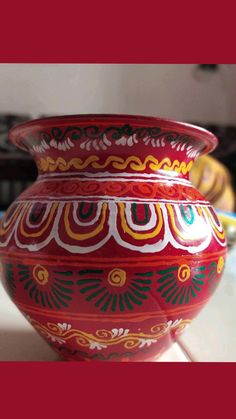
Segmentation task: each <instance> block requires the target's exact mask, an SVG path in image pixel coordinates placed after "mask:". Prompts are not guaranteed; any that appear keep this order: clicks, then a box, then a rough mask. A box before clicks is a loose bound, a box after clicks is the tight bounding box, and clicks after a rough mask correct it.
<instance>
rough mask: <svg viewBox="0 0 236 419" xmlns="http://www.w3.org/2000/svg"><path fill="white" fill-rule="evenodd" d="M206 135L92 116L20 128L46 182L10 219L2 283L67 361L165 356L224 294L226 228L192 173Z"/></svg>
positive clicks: (1, 234)
mask: <svg viewBox="0 0 236 419" xmlns="http://www.w3.org/2000/svg"><path fill="white" fill-rule="evenodd" d="M199 132H200V133H199ZM199 132H198V129H197V128H196V130H195V129H194V127H189V126H186V125H184V124H178V123H177V124H176V123H172V122H170V121H164V120H161V119H160V120H158V119H154V118H153V119H152V118H142V117H140V118H138V117H136V118H133V117H130V118H129V117H115V116H114V117H111V116H110V117H106V116H103V117H102V116H100V117H96V116H93V117H92V116H90V117H87V119H86V117H84V118H83V117H67V118H66V117H65V118H52V119H50V118H49V119H45V120H41V121H39V122H35V123H34V122H33V123H32V122H31V123H26V124H24V125H22V126H19V127H18V128H15V129H13V131H12V132H11V133H10V136H11V139H12V140H13V142H15V143H17V145H18V146H20V147H22V148H26V147H27V148H28V149H29V151H30V152H31V154H32V155H33V157H34V158H35V161H36V163H37V166H38V169H39V177H38V179H37V181H36V182H35V183H34V184H33V185H32V186H31V187H30V188H28V189H27V190H26V191H25V192H24V193H23V194H21V196H20V197H19V198H18V199H17V200H16V201H15V202H14V203H13V204H12V205H11V207H10V208H9V209H8V211H7V212H6V214H5V217H4V218H3V220H2V223H1V227H0V254H1V264H2V271H3V282H4V286H5V288H6V290H7V291H8V293H9V294H10V296H11V298H12V300H13V301H14V303H15V304H16V305H17V307H18V308H19V309H20V311H21V312H22V313H23V314H24V315H25V316H26V317H27V319H28V320H29V322H30V323H31V324H32V326H33V327H34V328H35V329H36V330H37V331H38V332H39V333H40V334H41V335H42V337H43V338H44V339H45V340H46V341H47V342H48V343H49V344H50V345H51V346H52V347H53V349H55V350H56V351H57V352H58V353H59V354H60V355H61V356H62V357H63V358H64V359H68V360H78V361H80V360H86V361H91V360H97V361H100V360H101V361H148V360H153V359H156V358H157V357H158V356H159V355H160V354H161V353H163V351H165V350H166V349H167V348H168V347H169V346H170V345H171V344H172V342H174V341H175V339H176V338H177V337H178V335H179V333H181V332H182V331H183V330H184V329H185V328H186V327H187V326H188V325H189V324H190V322H191V321H192V319H193V318H194V317H195V316H196V315H197V313H198V312H199V311H200V310H201V308H202V307H203V306H204V305H205V304H206V303H207V301H208V299H209V298H210V296H211V295H212V293H213V291H214V290H215V288H216V286H217V284H218V282H219V279H220V277H221V275H222V271H223V267H224V259H225V253H226V244H225V237H224V232H223V230H222V227H221V225H220V223H219V221H218V219H217V217H216V214H215V212H214V210H213V208H212V207H211V205H210V204H209V202H207V201H206V199H205V198H204V196H203V195H201V194H200V193H199V192H198V191H197V190H196V189H195V188H194V187H193V185H192V184H191V183H190V181H189V179H188V174H189V171H190V169H191V167H192V164H193V161H194V159H195V158H196V157H197V156H198V154H199V153H201V152H206V151H207V149H208V148H210V147H212V143H213V142H214V139H213V136H211V134H209V133H207V132H205V131H203V132H202V131H201V130H200V129H199ZM209 144H210V145H209Z"/></svg>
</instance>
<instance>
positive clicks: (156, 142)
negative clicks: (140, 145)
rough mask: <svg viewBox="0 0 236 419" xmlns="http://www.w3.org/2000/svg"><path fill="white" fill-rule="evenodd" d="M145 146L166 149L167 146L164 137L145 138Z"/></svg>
mask: <svg viewBox="0 0 236 419" xmlns="http://www.w3.org/2000/svg"><path fill="white" fill-rule="evenodd" d="M143 142H144V144H145V145H150V144H151V145H152V147H164V146H165V145H166V142H165V139H164V136H163V137H160V138H152V137H150V136H149V137H145V138H144V139H143Z"/></svg>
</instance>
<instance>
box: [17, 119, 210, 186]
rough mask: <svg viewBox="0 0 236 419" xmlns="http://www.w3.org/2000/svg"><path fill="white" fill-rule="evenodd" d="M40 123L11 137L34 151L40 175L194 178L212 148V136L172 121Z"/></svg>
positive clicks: (25, 128) (21, 129) (23, 146)
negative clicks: (161, 123)
mask: <svg viewBox="0 0 236 419" xmlns="http://www.w3.org/2000/svg"><path fill="white" fill-rule="evenodd" d="M34 124H35V123H34ZM34 124H33V125H32V123H31V124H29V125H26V126H25V127H23V128H22V127H19V128H15V129H13V131H12V133H10V138H11V139H12V141H13V142H15V143H16V144H17V145H18V146H19V147H21V148H23V149H27V150H28V151H29V152H30V153H31V155H32V156H33V158H34V159H35V161H36V164H37V167H38V170H39V175H40V176H46V177H47V176H51V175H56V176H63V175H74V174H81V175H83V174H87V173H89V174H91V175H92V176H96V175H97V176H102V173H110V174H111V175H114V176H118V175H122V174H123V173H126V174H127V175H130V176H131V175H134V176H139V175H143V174H145V175H150V176H151V175H164V176H167V177H174V178H176V177H181V178H185V179H188V177H189V172H190V170H191V168H192V166H193V163H194V160H195V159H196V158H197V157H198V156H199V155H200V154H201V153H206V152H207V151H208V149H209V144H208V142H207V141H206V138H207V135H208V136H210V135H211V134H209V133H208V134H205V133H204V132H203V133H202V131H201V130H200V129H193V128H189V127H187V128H186V127H185V126H184V125H181V124H180V125H181V126H179V125H178V126H175V125H173V124H172V125H173V126H172V125H171V126H168V125H170V123H168V124H167V126H165V127H163V128H162V127H157V126H141V127H140V126H135V125H129V124H123V125H122V124H121V123H120V124H117V125H115V124H114V125H107V123H106V125H105V124H102V123H101V122H100V123H97V124H95V123H94V124H93V125H86V123H85V122H84V123H83V124H82V123H81V125H78V126H75V125H73V126H72V125H68V124H66V125H65V126H63V127H62V126H61V127H58V128H55V127H51V126H50V127H47V128H45V127H44V129H41V127H40V125H34ZM44 125H45V123H44ZM199 130H200V133H199ZM195 131H196V132H195ZM205 137H206V138H205Z"/></svg>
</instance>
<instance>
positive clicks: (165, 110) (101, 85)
mask: <svg viewBox="0 0 236 419" xmlns="http://www.w3.org/2000/svg"><path fill="white" fill-rule="evenodd" d="M195 68H196V66H194V65H190V64H187V65H184V64H181V65H178V64H169V65H168V64H167V65H163V64H156V65H142V64H137V65H126V64H122V65H117V64H109V65H108V64H104V65H102V64H75V65H74V64H73V65H71V64H66V65H63V64H56V65H51V64H50V65H47V64H32V65H31V64H0V112H6V111H8V112H22V113H25V112H26V113H30V114H31V115H32V116H33V117H37V116H38V115H40V114H53V115H55V114H75V113H130V114H143V115H154V116H163V117H168V118H172V119H179V120H185V121H196V122H197V121H203V122H219V123H220V122H221V123H224V122H225V123H236V95H235V91H236V89H235V87H236V66H235V65H222V66H220V72H218V73H216V74H212V75H211V76H210V77H209V78H208V79H207V80H204V81H199V80H196V79H195V78H194V73H195Z"/></svg>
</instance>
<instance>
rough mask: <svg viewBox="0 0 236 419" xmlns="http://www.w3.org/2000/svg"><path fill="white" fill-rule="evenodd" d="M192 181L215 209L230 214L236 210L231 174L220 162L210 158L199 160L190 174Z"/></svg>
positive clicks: (203, 157) (204, 157) (205, 157)
mask: <svg viewBox="0 0 236 419" xmlns="http://www.w3.org/2000/svg"><path fill="white" fill-rule="evenodd" d="M190 180H191V181H192V183H193V184H194V186H196V188H197V189H198V190H199V191H200V192H201V193H202V194H203V195H204V196H205V197H206V199H207V200H208V201H209V202H211V204H212V205H214V207H215V208H217V209H220V210H222V211H230V212H233V211H234V210H235V193H234V190H233V187H232V184H231V176H230V173H229V171H228V170H227V169H226V167H225V166H224V165H223V164H222V163H220V162H219V161H218V160H216V159H214V158H213V157H210V156H202V157H200V158H199V159H197V160H196V162H195V163H194V165H193V168H192V170H191V172H190Z"/></svg>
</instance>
